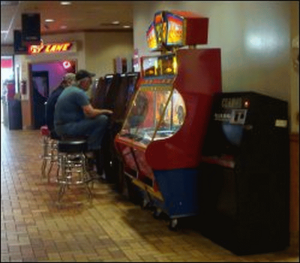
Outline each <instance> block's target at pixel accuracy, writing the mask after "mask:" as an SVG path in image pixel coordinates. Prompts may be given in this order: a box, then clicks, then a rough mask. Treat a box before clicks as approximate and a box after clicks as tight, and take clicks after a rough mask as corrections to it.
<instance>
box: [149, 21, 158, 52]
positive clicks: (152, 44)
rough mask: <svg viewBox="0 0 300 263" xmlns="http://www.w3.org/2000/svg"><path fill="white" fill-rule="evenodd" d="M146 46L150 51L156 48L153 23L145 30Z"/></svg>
mask: <svg viewBox="0 0 300 263" xmlns="http://www.w3.org/2000/svg"><path fill="white" fill-rule="evenodd" d="M147 44H148V47H149V49H150V50H156V49H157V48H158V43H157V39H156V34H155V27H154V23H151V25H150V27H149V29H148V30H147Z"/></svg>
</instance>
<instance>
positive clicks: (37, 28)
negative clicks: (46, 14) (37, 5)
mask: <svg viewBox="0 0 300 263" xmlns="http://www.w3.org/2000/svg"><path fill="white" fill-rule="evenodd" d="M22 39H23V41H24V42H26V43H27V44H32V45H39V44H40V43H41V17H40V14H39V13H28V14H22Z"/></svg>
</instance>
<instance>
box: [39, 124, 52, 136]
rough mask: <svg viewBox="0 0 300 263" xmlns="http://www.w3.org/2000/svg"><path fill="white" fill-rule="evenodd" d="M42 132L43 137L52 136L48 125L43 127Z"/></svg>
mask: <svg viewBox="0 0 300 263" xmlns="http://www.w3.org/2000/svg"><path fill="white" fill-rule="evenodd" d="M40 132H41V135H42V136H49V135H50V131H49V129H48V126H47V125H43V126H41V128H40Z"/></svg>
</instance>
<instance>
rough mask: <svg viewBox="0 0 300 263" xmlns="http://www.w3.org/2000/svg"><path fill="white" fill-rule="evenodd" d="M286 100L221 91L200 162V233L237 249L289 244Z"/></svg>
mask: <svg viewBox="0 0 300 263" xmlns="http://www.w3.org/2000/svg"><path fill="white" fill-rule="evenodd" d="M287 120H288V108H287V102H285V101H281V100H279V99H275V98H271V97H269V96H265V95H262V94H258V93H255V92H237V93H223V94H217V95H215V97H214V103H213V108H212V114H211V119H210V122H209V125H208V129H207V135H206V137H205V142H204V145H203V151H202V163H201V165H200V171H201V173H200V174H201V180H200V195H201V198H200V208H201V217H200V220H201V223H200V227H201V232H202V233H203V235H204V236H206V237H208V238H210V239H211V240H212V241H214V242H216V243H218V244H220V245H222V246H223V247H225V248H226V249H229V250H231V251H232V252H234V253H235V254H238V255H243V254H244V255H245V254H255V253H266V252H270V251H276V250H281V249H284V248H286V247H287V246H288V245H289V133H288V121H287Z"/></svg>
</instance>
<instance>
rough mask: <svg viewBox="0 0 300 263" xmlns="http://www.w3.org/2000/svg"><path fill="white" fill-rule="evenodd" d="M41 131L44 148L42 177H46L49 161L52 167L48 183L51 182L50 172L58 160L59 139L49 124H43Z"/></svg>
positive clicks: (48, 174)
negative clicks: (52, 134)
mask: <svg viewBox="0 0 300 263" xmlns="http://www.w3.org/2000/svg"><path fill="white" fill-rule="evenodd" d="M40 132H41V135H42V148H43V152H42V155H41V158H42V159H43V162H42V166H41V170H42V177H43V178H45V177H46V168H47V164H48V162H49V163H50V167H49V169H48V172H47V178H48V183H49V182H50V172H51V170H52V166H53V163H55V162H57V139H58V138H53V137H52V136H51V133H50V130H49V129H48V126H47V125H43V126H41V128H40Z"/></svg>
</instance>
